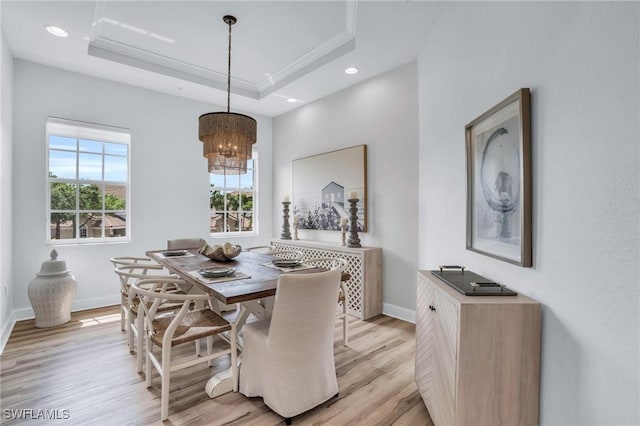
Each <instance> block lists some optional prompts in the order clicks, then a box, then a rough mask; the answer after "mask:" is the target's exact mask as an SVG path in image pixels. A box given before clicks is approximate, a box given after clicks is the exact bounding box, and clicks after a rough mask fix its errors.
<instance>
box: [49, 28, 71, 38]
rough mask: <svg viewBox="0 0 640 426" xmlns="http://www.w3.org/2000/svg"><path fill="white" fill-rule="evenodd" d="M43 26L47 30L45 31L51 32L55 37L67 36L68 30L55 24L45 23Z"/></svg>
mask: <svg viewBox="0 0 640 426" xmlns="http://www.w3.org/2000/svg"><path fill="white" fill-rule="evenodd" d="M44 28H45V29H46V30H47V32H49V34H52V35H54V36H56V37H67V36H68V35H69V33H68V32H66V31H65V30H63V29H62V28H60V27H56V26H55V25H45V27H44Z"/></svg>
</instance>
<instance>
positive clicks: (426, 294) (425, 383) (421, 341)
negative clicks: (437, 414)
mask: <svg viewBox="0 0 640 426" xmlns="http://www.w3.org/2000/svg"><path fill="white" fill-rule="evenodd" d="M433 291H434V290H433V286H431V284H429V283H427V281H426V280H424V279H423V278H422V277H421V276H418V294H417V298H416V384H417V385H418V390H419V391H420V395H421V396H422V400H423V401H424V404H425V405H426V406H427V410H429V413H430V414H431V416H432V417H434V410H435V401H434V390H433V345H434V330H433V319H434V318H433V317H434V315H433V313H432V311H431V310H430V309H429V307H430V306H431V307H432V306H433ZM433 420H434V421H435V418H434V419H433ZM436 424H437V423H436Z"/></svg>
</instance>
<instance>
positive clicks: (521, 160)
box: [465, 88, 533, 267]
mask: <svg viewBox="0 0 640 426" xmlns="http://www.w3.org/2000/svg"><path fill="white" fill-rule="evenodd" d="M465 140H466V156H467V250H471V251H474V252H477V253H481V254H484V255H486V256H490V257H493V258H496V259H500V260H503V261H505V262H509V263H513V264H515V265H519V266H522V267H530V266H532V263H533V262H532V242H531V239H532V229H531V227H532V216H531V215H532V213H531V212H532V206H531V203H532V199H531V94H530V91H529V89H528V88H521V89H519V90H518V91H516V92H515V93H514V94H512V95H511V96H509V97H508V98H506V99H504V100H503V101H502V102H500V103H498V104H497V105H495V106H494V107H493V108H491V109H489V110H488V111H487V112H485V113H483V114H482V115H480V116H479V117H478V118H476V119H475V120H473V121H472V122H470V123H469V124H467V125H466V127H465Z"/></svg>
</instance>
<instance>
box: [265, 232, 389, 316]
mask: <svg viewBox="0 0 640 426" xmlns="http://www.w3.org/2000/svg"><path fill="white" fill-rule="evenodd" d="M271 245H273V246H274V248H275V249H276V250H292V249H293V250H298V251H300V252H301V253H302V256H303V259H313V258H317V257H337V258H340V259H344V260H346V261H347V269H346V270H345V272H347V273H349V274H351V279H349V281H347V283H346V285H347V291H348V293H349V298H348V299H349V302H348V306H347V312H348V313H349V314H350V315H353V316H356V317H358V318H360V319H363V320H366V319H369V318H371V317H374V316H376V315H380V314H381V313H382V249H381V248H380V247H361V248H350V247H345V246H339V245H337V244H335V245H334V244H331V243H327V242H321V241H308V240H273V241H271Z"/></svg>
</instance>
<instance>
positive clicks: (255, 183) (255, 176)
mask: <svg viewBox="0 0 640 426" xmlns="http://www.w3.org/2000/svg"><path fill="white" fill-rule="evenodd" d="M251 159H252V160H253V212H252V213H253V230H251V231H222V232H211V229H209V236H210V237H211V238H213V239H216V238H230V237H234V238H235V237H255V236H257V235H258V199H259V195H258V194H259V188H258V181H259V179H258V172H259V170H258V169H259V167H260V164H259V161H258V151H257V150H255V149H254V150H253V151H252V152H251ZM209 184H211V173H210V174H209ZM209 188H210V187H209ZM234 189H239V190H242V189H241V188H234ZM222 191H227V186H225V187H224V188H223V189H222ZM225 204H226V202H225ZM226 212H227V209H226V206H225V209H224V213H226ZM209 223H211V208H209Z"/></svg>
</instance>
